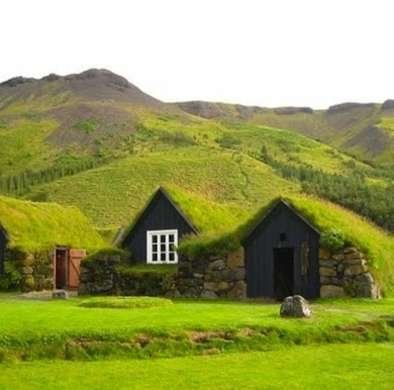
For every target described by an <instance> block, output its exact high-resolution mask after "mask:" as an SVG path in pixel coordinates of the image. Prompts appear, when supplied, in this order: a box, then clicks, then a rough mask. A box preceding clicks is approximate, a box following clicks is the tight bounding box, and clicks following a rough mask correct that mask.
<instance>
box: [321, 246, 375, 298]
mask: <svg viewBox="0 0 394 390" xmlns="http://www.w3.org/2000/svg"><path fill="white" fill-rule="evenodd" d="M319 266H320V286H321V287H320V296H321V297H322V298H337V297H343V296H352V297H365V298H379V297H380V290H379V286H378V284H377V283H376V282H375V280H374V278H373V276H372V274H371V273H370V272H369V269H368V262H367V259H366V257H365V255H364V254H363V253H362V252H360V251H359V250H358V249H357V248H354V247H347V248H345V249H343V250H341V251H339V252H336V253H332V252H329V251H327V250H325V249H320V251H319Z"/></svg>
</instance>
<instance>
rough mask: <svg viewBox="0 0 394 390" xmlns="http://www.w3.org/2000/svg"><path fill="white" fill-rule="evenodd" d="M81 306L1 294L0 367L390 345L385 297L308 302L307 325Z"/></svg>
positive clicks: (178, 310) (234, 311)
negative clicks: (57, 361) (339, 344)
mask: <svg viewBox="0 0 394 390" xmlns="http://www.w3.org/2000/svg"><path fill="white" fill-rule="evenodd" d="M81 301H82V300H81V299H80V298H74V299H70V300H68V301H37V300H23V299H21V298H17V297H13V296H10V295H3V296H2V297H1V298H0V313H1V322H0V335H1V336H0V361H2V360H3V361H8V360H13V359H18V360H19V359H20V360H32V359H41V358H58V359H82V360H89V359H97V358H102V357H106V358H108V357H112V358H113V357H122V358H131V357H132V358H150V357H173V356H182V355H195V354H204V353H211V352H212V351H214V352H215V351H216V352H217V351H219V352H239V351H258V350H260V351H261V350H270V349H275V348H280V347H282V346H284V345H288V346H291V345H300V344H312V343H322V344H323V343H333V342H343V343H345V342H346V343H350V342H365V341H392V340H394V336H393V330H394V328H393V327H392V322H393V313H394V300H393V299H386V300H382V301H378V302H373V301H368V300H364V301H363V300H355V301H331V302H329V301H327V302H321V303H315V304H313V306H312V310H313V313H314V314H313V317H312V318H311V319H293V320H289V319H281V318H279V316H278V313H279V305H278V304H273V303H271V304H269V303H262V302H231V301H196V300H179V301H175V302H174V304H172V305H165V306H156V307H149V308H131V309H130V308H125V309H119V308H118V309H115V308H97V307H94V308H92V307H82V306H80V303H81ZM84 302H85V303H86V298H84ZM85 306H86V305H85ZM92 306H94V305H92Z"/></svg>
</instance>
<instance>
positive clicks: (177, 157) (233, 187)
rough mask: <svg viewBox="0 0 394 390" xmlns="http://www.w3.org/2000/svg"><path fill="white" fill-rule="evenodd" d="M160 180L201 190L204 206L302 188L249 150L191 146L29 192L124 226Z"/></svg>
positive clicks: (244, 203) (250, 203)
mask: <svg viewBox="0 0 394 390" xmlns="http://www.w3.org/2000/svg"><path fill="white" fill-rule="evenodd" d="M158 185H162V186H170V187H171V186H174V185H175V186H177V187H179V188H180V189H183V190H184V191H185V190H186V191H187V192H189V193H191V194H197V195H194V198H193V199H195V198H196V197H197V198H198V199H201V198H203V199H204V201H200V203H204V202H206V203H204V206H206V204H209V202H217V203H220V204H223V205H225V206H228V207H230V208H231V207H236V206H238V208H240V207H241V208H242V209H243V210H248V211H249V210H251V209H252V208H253V207H254V206H255V205H256V203H259V204H261V203H264V202H266V201H268V200H270V199H272V198H273V197H275V196H278V195H286V194H288V193H295V192H297V191H299V186H298V185H297V184H295V183H292V182H289V181H286V180H284V179H282V178H280V177H279V176H277V175H276V174H275V173H274V172H273V170H272V169H271V168H270V167H268V166H266V165H264V164H262V163H260V162H258V161H256V160H254V159H252V158H250V157H248V156H246V155H243V154H240V153H236V152H232V151H224V150H221V149H217V148H207V147H205V148H204V147H198V146H189V147H184V148H178V149H172V150H166V151H160V152H151V153H147V154H145V155H137V156H132V157H128V158H126V159H122V160H119V161H115V162H113V163H111V164H108V165H106V166H103V167H101V168H97V169H94V170H90V171H88V172H83V173H80V174H77V175H75V176H72V177H66V178H63V179H61V180H58V181H56V182H54V183H51V184H46V185H43V186H40V187H37V188H36V189H35V191H34V192H33V193H32V194H30V195H29V196H30V197H32V198H33V199H46V200H50V201H56V202H59V203H62V204H68V205H75V206H78V207H79V208H80V209H81V210H83V211H84V212H85V213H86V214H87V215H88V216H89V217H91V218H92V220H93V221H95V223H96V224H97V225H98V226H100V227H107V226H119V225H127V224H129V223H130V222H131V220H132V219H133V218H134V217H135V215H136V214H137V213H138V212H139V211H140V209H141V208H142V207H143V206H144V204H145V202H146V200H147V199H148V198H149V196H150V195H151V194H152V193H153V191H155V189H156V188H157V186H158ZM70 188H74V189H75V190H74V191H70ZM191 196H193V195H191ZM211 208H212V207H211ZM233 222H236V220H235V219H234V218H233ZM202 224H204V222H203V223H202Z"/></svg>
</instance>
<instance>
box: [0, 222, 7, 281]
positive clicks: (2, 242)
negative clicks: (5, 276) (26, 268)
mask: <svg viewBox="0 0 394 390" xmlns="http://www.w3.org/2000/svg"><path fill="white" fill-rule="evenodd" d="M6 246H7V234H6V232H5V230H3V228H2V227H1V226H0V274H2V273H3V272H4V257H5V249H6Z"/></svg>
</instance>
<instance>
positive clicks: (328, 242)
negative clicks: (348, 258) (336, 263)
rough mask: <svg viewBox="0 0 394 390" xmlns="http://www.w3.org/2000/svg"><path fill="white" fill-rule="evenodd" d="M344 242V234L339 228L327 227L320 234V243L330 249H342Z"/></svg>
mask: <svg viewBox="0 0 394 390" xmlns="http://www.w3.org/2000/svg"><path fill="white" fill-rule="evenodd" d="M345 244H346V240H345V236H344V234H343V232H342V231H341V230H339V229H329V230H327V231H325V232H323V233H322V234H321V237H320V245H321V246H322V247H324V248H327V249H330V250H332V251H334V252H335V251H338V250H340V249H342V248H343V247H344V246H345Z"/></svg>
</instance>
